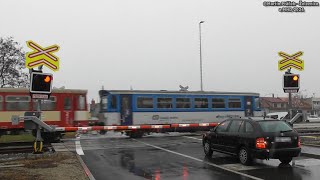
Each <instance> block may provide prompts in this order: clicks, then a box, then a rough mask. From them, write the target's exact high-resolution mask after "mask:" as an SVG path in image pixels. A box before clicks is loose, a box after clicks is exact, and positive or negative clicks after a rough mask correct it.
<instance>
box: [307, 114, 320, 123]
mask: <svg viewBox="0 0 320 180" xmlns="http://www.w3.org/2000/svg"><path fill="white" fill-rule="evenodd" d="M306 122H320V117H318V116H315V115H310V116H308V117H307V120H306Z"/></svg>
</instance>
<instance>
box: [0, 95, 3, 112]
mask: <svg viewBox="0 0 320 180" xmlns="http://www.w3.org/2000/svg"><path fill="white" fill-rule="evenodd" d="M2 102H3V100H2V96H0V110H2Z"/></svg>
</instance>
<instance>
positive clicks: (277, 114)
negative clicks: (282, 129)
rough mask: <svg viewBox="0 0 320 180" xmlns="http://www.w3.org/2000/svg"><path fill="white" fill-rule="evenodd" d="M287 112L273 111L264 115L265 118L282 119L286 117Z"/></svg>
mask: <svg viewBox="0 0 320 180" xmlns="http://www.w3.org/2000/svg"><path fill="white" fill-rule="evenodd" d="M288 114H289V113H288V112H274V113H268V114H267V115H266V118H272V119H277V120H282V119H286V118H287V119H288V118H289V117H288Z"/></svg>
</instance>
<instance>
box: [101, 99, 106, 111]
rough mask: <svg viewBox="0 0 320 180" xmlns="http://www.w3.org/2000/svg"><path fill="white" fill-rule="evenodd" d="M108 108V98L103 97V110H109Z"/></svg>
mask: <svg viewBox="0 0 320 180" xmlns="http://www.w3.org/2000/svg"><path fill="white" fill-rule="evenodd" d="M107 108H108V97H107V96H103V97H101V110H107Z"/></svg>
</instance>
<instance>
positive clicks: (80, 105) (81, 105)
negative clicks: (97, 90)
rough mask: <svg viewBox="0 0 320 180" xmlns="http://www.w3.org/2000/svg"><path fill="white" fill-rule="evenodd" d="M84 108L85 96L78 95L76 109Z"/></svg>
mask: <svg viewBox="0 0 320 180" xmlns="http://www.w3.org/2000/svg"><path fill="white" fill-rule="evenodd" d="M85 109H86V98H85V97H84V96H83V95H80V96H79V97H78V110H85Z"/></svg>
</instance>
